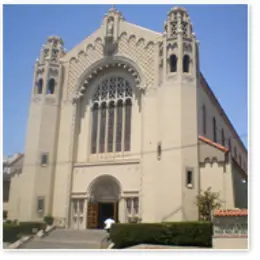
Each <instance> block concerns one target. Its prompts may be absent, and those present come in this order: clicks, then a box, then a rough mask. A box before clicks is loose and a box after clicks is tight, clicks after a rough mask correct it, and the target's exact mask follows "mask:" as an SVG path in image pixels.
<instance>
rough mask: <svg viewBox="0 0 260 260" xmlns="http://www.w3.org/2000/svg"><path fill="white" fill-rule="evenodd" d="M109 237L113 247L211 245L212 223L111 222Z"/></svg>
mask: <svg viewBox="0 0 260 260" xmlns="http://www.w3.org/2000/svg"><path fill="white" fill-rule="evenodd" d="M110 237H111V240H112V241H113V243H115V248H125V247H129V246H134V245H138V244H157V245H158V244H159V245H175V246H194V247H211V246H212V224H211V223H209V222H172V223H155V224H145V223H140V224H113V225H112V227H111V231H110Z"/></svg>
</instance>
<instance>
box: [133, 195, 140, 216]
mask: <svg viewBox="0 0 260 260" xmlns="http://www.w3.org/2000/svg"><path fill="white" fill-rule="evenodd" d="M134 209H135V214H137V213H138V209H139V199H138V198H134Z"/></svg>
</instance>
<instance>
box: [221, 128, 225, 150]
mask: <svg viewBox="0 0 260 260" xmlns="http://www.w3.org/2000/svg"><path fill="white" fill-rule="evenodd" d="M221 144H222V145H223V146H225V133H224V129H223V128H222V130H221Z"/></svg>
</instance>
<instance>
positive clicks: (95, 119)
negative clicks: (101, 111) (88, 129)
mask: <svg viewBox="0 0 260 260" xmlns="http://www.w3.org/2000/svg"><path fill="white" fill-rule="evenodd" d="M97 132H98V104H97V103H95V104H94V106H93V108H92V138H91V153H96V152H97V136H98V135H97Z"/></svg>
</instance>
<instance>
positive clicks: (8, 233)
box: [3, 223, 20, 243]
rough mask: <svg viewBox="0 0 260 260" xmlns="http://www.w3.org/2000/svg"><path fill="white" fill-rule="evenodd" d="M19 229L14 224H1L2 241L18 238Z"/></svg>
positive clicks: (12, 240) (9, 241)
mask: <svg viewBox="0 0 260 260" xmlns="http://www.w3.org/2000/svg"><path fill="white" fill-rule="evenodd" d="M19 234H20V229H19V226H18V225H16V224H7V223H4V225H3V241H4V242H8V243H13V242H15V241H17V240H18V239H19Z"/></svg>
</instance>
